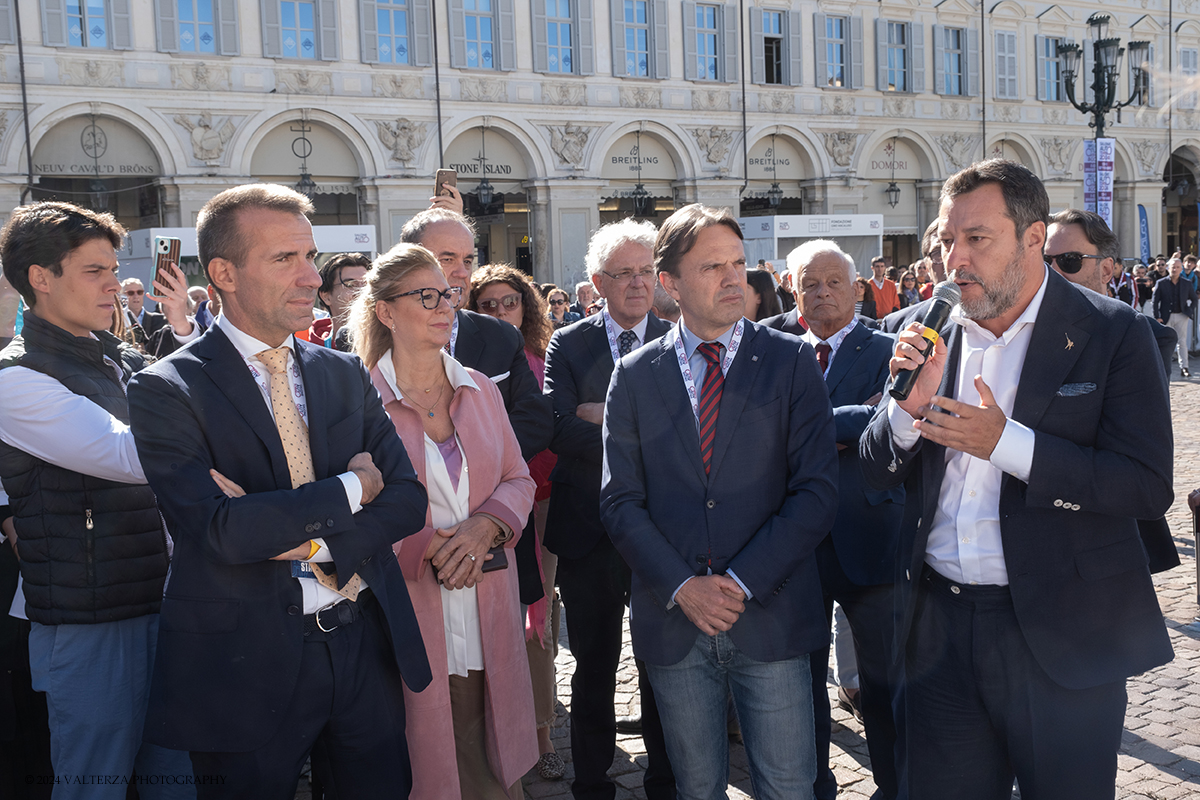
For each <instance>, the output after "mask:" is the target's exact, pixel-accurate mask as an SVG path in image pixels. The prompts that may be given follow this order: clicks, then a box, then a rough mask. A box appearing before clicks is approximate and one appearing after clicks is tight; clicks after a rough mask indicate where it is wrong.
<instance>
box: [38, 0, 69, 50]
mask: <svg viewBox="0 0 1200 800" xmlns="http://www.w3.org/2000/svg"><path fill="white" fill-rule="evenodd" d="M42 44H44V45H45V46H46V47H66V46H67V10H66V7H65V4H64V3H63V0H42Z"/></svg>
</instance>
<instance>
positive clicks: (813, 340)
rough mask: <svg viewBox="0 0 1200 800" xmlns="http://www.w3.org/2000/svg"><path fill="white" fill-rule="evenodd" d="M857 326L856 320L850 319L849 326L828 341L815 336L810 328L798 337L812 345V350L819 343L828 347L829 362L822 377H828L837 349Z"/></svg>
mask: <svg viewBox="0 0 1200 800" xmlns="http://www.w3.org/2000/svg"><path fill="white" fill-rule="evenodd" d="M857 324H858V320H857V319H855V318H854V317H851V318H850V324H849V325H847V326H846V327H844V328H842V329H841V330H840V331H838V332H837V333H835V334H834V335H833V336H830V337H829V338H828V339H822V338H821V337H820V336H817V335H816V334H815V333H813V330H812V328H809V329H808V330H806V331H805V332H804V333H802V334H801V335H800V338H801V339H803V340H804V341H806V342H808V343H809V344H810V345H812V346H813V349H816V346H817V345H819V344H820V343H821V342H824V343H825V344H827V345H829V361H828V362H826V364H825V373H824V375H828V374H829V370H831V369H833V359H835V358H836V357H837V352H838V348H839V347H841V346H842V342H844V341H846V337H847V336H849V335H850V331H852V330H854V326H855V325H857ZM824 375H823V376H822V377H824Z"/></svg>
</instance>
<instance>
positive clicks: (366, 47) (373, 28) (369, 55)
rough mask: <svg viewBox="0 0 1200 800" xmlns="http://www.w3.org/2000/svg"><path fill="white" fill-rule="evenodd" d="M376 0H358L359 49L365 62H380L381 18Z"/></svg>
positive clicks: (360, 56)
mask: <svg viewBox="0 0 1200 800" xmlns="http://www.w3.org/2000/svg"><path fill="white" fill-rule="evenodd" d="M376 11H377V8H376V6H375V0H358V49H359V58H360V59H362V62H363V63H364V64H378V63H379V20H378V19H376V17H375V13H376Z"/></svg>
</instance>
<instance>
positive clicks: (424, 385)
mask: <svg viewBox="0 0 1200 800" xmlns="http://www.w3.org/2000/svg"><path fill="white" fill-rule="evenodd" d="M460 296H461V289H459V288H458V287H453V288H451V287H450V286H449V284H447V283H446V278H445V276H444V275H443V274H442V270H441V268H440V267H439V265H438V262H437V259H436V258H435V257H434V255H433V254H432V253H430V252H429V251H428V250H426V249H425V248H423V247H421V246H419V245H414V244H398V245H396V246H395V247H393V248H392V249H391V250H389V251H388V252H387V253H384V254H383V255H381V256H379V258H377V259H376V260H375V263H374V265H373V266H372V267H371V270H370V271H369V272H367V274H366V276H365V278H364V285H363V287H362V288H361V289H360V291H359V294H358V297H357V299H356V300H355V301H354V305H353V308H352V310H351V312H350V327H351V328H352V330H353V335H352V337H351V340H352V341H353V343H354V351H355V353H357V354H358V356H359V357H360V358H361V359H362V360H363V363H364V364H366V366H367V368H368V369H369V370H370V371H371V380H372V382H373V383H374V384H375V388H376V389H377V390H378V391H379V395H380V397H381V398H382V400H383V404H384V409H385V410H386V411H387V413H388V416H390V417H391V419H392V423H393V424H394V425H395V427H396V433H397V434H398V435H399V436H400V439H401V441H403V442H404V448H405V450H406V451H407V452H408V457H409V460H410V461H411V462H412V464H413V468H414V469H415V470H416V473H417V478H418V479H419V480H420V481H421V484H422V485H423V486H424V487H425V489H426V491H427V492H428V494H429V506H428V510H427V511H426V517H425V527H424V528H422V529H421V530H420V531H418V532H417V533H414V534H413V535H411V536H409V537H407V538H405V539H402V540H401V541H399V542H398V543H396V544H395V545H394V549H395V551H396V557H397V559H398V560H399V562H400V568H401V570H402V571H403V572H404V579H405V584H406V586H407V587H408V593H409V596H410V597H411V598H412V604H413V609H414V610H415V611H416V614H417V621H418V623H419V624H420V626H421V637H422V638H423V639H424V641H425V650H426V652H427V653H428V655H429V665H430V667H431V668H432V670H433V675H434V678H433V682H432V683H431V684H430V685H429V686H428V687H427V688H426V689H425V690H424V691H422V692H420V693H417V694H413V693H412V692H409V691H408V690H407V689H406V690H405V692H404V700H405V702H404V713H405V715H406V718H407V730H408V750H409V755H410V757H411V761H412V772H413V788H412V796H413V797H420V798H422V800H509V799H510V798H519V797H521V796H522V793H521V786H520V782H521V776H522V775H524V774H525V773H526V772H528V771H529V769H530V768H532V767H533V765H534V764H535V763H536V762H537V737H536V734H535V730H534V724H533V695H532V692H531V691H530V684H529V666H528V663H527V661H526V656H525V637H524V636H523V635H522V634H523V630H522V628H523V626H522V623H521V605H520V598H519V595H518V590H517V573H516V569H515V568H514V567H513V566H511V564H512V561H513V550H512V548H513V547H514V545H515V544H516V542H517V540H518V539H519V538H520V536H521V531H522V529H523V528H524V526H525V520H526V519H528V517H529V512H530V509H531V508H532V506H533V493H534V483H533V480H532V479H531V478H530V477H529V469H528V467H527V466H526V465H525V461H524V459H523V458H522V457H521V447H520V445H519V444H518V443H517V437H516V434H514V433H513V430H512V426H511V425H510V424H509V422H508V414H507V413H506V412H505V410H504V400H503V398H501V396H500V392H499V390H498V389H497V388H496V386H495V385H494V384H493V383H492V382H491V381H490V380H488V378H487V376H486V375H483V374H482V373H479V372H476V371H474V370H470V369H467V368H466V367H463V366H462V365H461V364H459V363H458V362H457V361H455V360H454V359H453V358H452V357H451V356H450V355H448V354H447V353H445V352H444V350H443V348H444V347H445V346H446V344H448V343H449V341H450V329H451V322H452V320H453V319H454V309H455V307H456V306H458V304H459V300H460ZM489 551H491V553H489ZM502 562H503V563H507V564H508V565H509V566H507V567H506V568H503V569H499V568H495V567H497V565H498V564H500V563H502Z"/></svg>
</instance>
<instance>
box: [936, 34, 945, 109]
mask: <svg viewBox="0 0 1200 800" xmlns="http://www.w3.org/2000/svg"><path fill="white" fill-rule="evenodd" d="M945 61H946V26H945V25H934V26H933V93H934V94H945V93H946V65H945Z"/></svg>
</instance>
